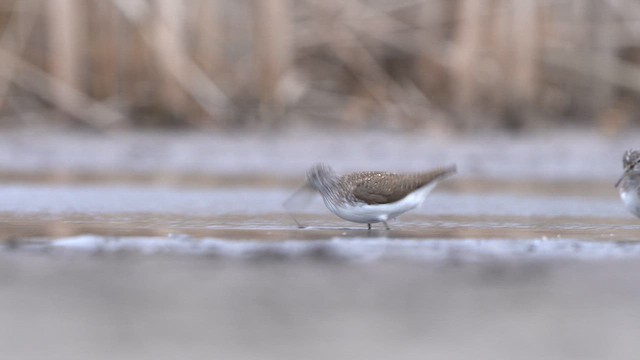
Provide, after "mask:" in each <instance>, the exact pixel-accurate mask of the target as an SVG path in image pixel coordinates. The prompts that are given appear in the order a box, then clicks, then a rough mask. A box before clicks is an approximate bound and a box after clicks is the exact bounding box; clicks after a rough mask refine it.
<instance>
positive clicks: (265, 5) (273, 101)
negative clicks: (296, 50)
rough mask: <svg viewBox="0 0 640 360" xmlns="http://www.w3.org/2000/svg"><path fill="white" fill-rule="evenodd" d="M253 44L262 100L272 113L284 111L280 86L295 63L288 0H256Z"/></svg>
mask: <svg viewBox="0 0 640 360" xmlns="http://www.w3.org/2000/svg"><path fill="white" fill-rule="evenodd" d="M252 4H253V7H252V16H253V31H254V38H253V42H254V43H253V46H254V50H255V61H256V69H257V70H258V82H259V85H258V86H259V94H260V101H261V103H262V105H263V106H265V107H266V109H267V110H268V112H269V113H271V114H275V115H277V114H280V113H281V112H282V111H283V110H284V106H285V99H283V98H282V96H281V95H280V93H279V91H278V88H279V86H280V84H281V81H282V79H283V77H284V75H285V73H286V72H287V71H288V70H289V68H290V66H291V63H292V55H293V44H292V33H291V32H292V31H293V25H292V24H291V14H290V9H289V7H290V3H289V1H288V0H253V1H252Z"/></svg>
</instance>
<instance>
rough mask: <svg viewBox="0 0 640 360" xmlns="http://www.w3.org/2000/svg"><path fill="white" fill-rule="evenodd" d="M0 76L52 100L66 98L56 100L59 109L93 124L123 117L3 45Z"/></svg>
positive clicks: (107, 123) (105, 124) (109, 123)
mask: <svg viewBox="0 0 640 360" xmlns="http://www.w3.org/2000/svg"><path fill="white" fill-rule="evenodd" d="M9 69H16V71H15V74H14V73H13V72H9ZM0 77H2V78H4V79H11V80H12V81H13V83H15V84H16V85H18V86H20V87H22V88H24V89H25V90H27V91H29V92H31V93H33V94H36V95H38V96H40V97H42V98H43V99H46V100H48V101H51V102H52V103H55V101H56V100H57V99H58V98H59V97H63V98H65V99H67V101H64V102H58V103H57V106H59V109H60V110H62V111H64V112H66V113H68V114H69V115H71V116H73V117H75V118H76V119H77V120H79V121H82V122H84V123H86V124H88V125H90V126H93V127H95V128H108V127H112V126H113V125H115V124H117V123H119V122H121V121H122V120H123V119H124V118H125V117H124V115H122V114H121V113H119V112H118V111H116V110H114V109H113V108H111V107H109V106H107V105H105V104H102V103H100V102H96V101H93V100H92V99H91V98H89V97H88V96H87V95H86V94H85V93H83V92H82V91H79V90H77V89H75V88H73V87H71V86H69V85H68V84H67V83H65V82H62V81H61V80H59V79H57V78H55V77H53V76H51V75H49V74H48V73H46V72H44V71H42V70H40V69H39V68H37V67H35V66H33V65H31V64H29V63H26V62H25V61H23V60H22V59H20V58H19V57H17V56H16V55H14V54H13V53H10V52H6V51H4V50H3V49H0ZM47 85H52V86H50V87H51V88H54V89H56V90H57V91H58V92H57V93H55V94H54V93H52V92H51V91H50V89H49V88H50V87H49V86H47Z"/></svg>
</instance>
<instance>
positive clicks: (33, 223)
mask: <svg viewBox="0 0 640 360" xmlns="http://www.w3.org/2000/svg"><path fill="white" fill-rule="evenodd" d="M638 135H640V134H633V133H630V134H626V135H625V136H623V137H620V138H616V139H608V138H602V137H600V136H598V135H597V134H593V133H589V132H578V133H576V132H573V131H570V132H566V133H561V134H560V135H558V134H555V135H550V134H540V135H533V136H531V137H526V138H521V137H512V136H507V135H495V134H494V135H482V136H481V137H480V138H446V137H445V138H442V137H434V138H430V137H429V136H417V135H411V136H407V135H394V136H391V137H390V139H389V138H387V137H385V136H382V135H380V134H371V135H366V136H363V137H360V138H356V139H355V140H354V139H352V138H349V137H347V136H342V135H336V134H325V135H317V134H314V136H313V137H306V138H300V136H299V134H288V135H287V134H285V135H279V136H275V137H274V136H273V135H272V136H270V137H269V136H263V135H249V136H246V137H243V136H235V137H231V138H229V137H225V136H213V135H212V136H204V135H202V134H189V133H187V134H182V135H181V136H175V135H171V136H170V135H168V134H164V135H163V134H129V133H126V134H122V135H119V136H115V135H109V136H97V135H91V134H89V135H87V134H77V133H70V134H66V133H60V134H50V133H46V134H45V133H33V132H17V133H11V134H0V140H2V141H0V148H1V149H0V150H3V151H0V180H2V184H0V198H1V199H2V201H0V234H1V235H2V237H1V238H2V240H4V242H3V245H2V248H1V250H0V258H1V259H2V260H1V261H0V283H1V284H2V287H1V288H2V293H1V294H0V306H2V307H3V308H4V309H5V310H6V311H3V312H1V313H0V322H1V323H2V324H3V325H2V326H0V345H1V347H2V348H3V349H4V350H3V352H5V353H6V354H9V355H11V357H12V358H25V359H32V358H33V359H38V358H53V359H56V358H59V359H75V358H77V359H86V358H93V359H101V358H104V359H112V358H131V359H146V358H148V359H162V358H167V359H168V358H184V357H189V358H222V359H298V358H310V359H326V358H363V359H365V358H366V359H388V358H396V359H415V358H425V357H438V358H448V359H456V358H459V359H468V358H474V359H495V358H522V359H539V358H545V359H566V358H580V359H601V358H616V359H625V358H628V359H632V358H637V357H638V356H639V354H640V352H639V351H638V349H637V346H636V343H637V341H636V339H637V336H638V335H639V334H640V321H639V320H640V310H639V308H638V305H637V304H640V286H639V285H638V284H640V282H639V281H638V280H639V279H638V275H637V274H640V241H639V240H640V220H638V219H636V218H635V217H633V216H631V215H630V214H628V213H627V212H626V210H625V209H624V208H623V206H622V204H621V202H620V200H619V199H618V197H617V193H616V191H615V189H614V188H613V183H615V180H617V177H618V176H619V171H620V156H621V154H622V151H624V150H625V149H626V148H627V147H631V146H633V144H634V142H635V139H637V138H640V137H638ZM483 137H484V138H483ZM346 140H350V141H346ZM489 140H490V142H488V141H489ZM487 143H491V144H494V145H496V146H500V148H493V147H491V146H487V145H486V144H487ZM374 145H375V146H374ZM20 149H21V151H19V150H20ZM318 161H323V162H327V163H329V164H331V165H333V166H334V167H336V168H337V169H338V171H347V170H365V169H378V170H391V171H410V170H422V169H425V168H426V169H428V168H429V167H435V166H439V165H442V164H447V163H457V164H458V168H459V171H460V173H459V174H458V175H457V176H456V177H454V178H452V179H451V181H447V182H445V183H443V184H441V186H439V187H438V188H436V190H435V191H434V193H433V194H432V195H431V196H430V197H429V198H428V199H427V201H426V202H425V204H424V206H423V207H421V208H420V209H417V210H416V211H414V212H411V213H408V214H405V215H404V216H402V217H401V218H400V219H398V220H397V221H394V222H392V223H390V225H391V227H392V229H391V230H390V231H386V230H384V229H383V227H382V226H375V225H374V229H373V230H372V231H367V230H366V225H362V224H353V223H349V222H345V221H343V220H341V219H339V218H336V217H335V216H333V215H332V214H330V213H329V212H328V210H327V209H326V208H325V207H324V205H323V204H322V202H321V201H320V200H319V199H318V198H316V199H314V200H313V201H312V202H311V203H310V204H308V206H307V207H305V208H304V209H302V210H300V211H299V212H297V213H296V214H295V217H296V219H297V220H298V221H300V222H301V223H302V224H303V225H305V227H304V228H298V227H297V226H296V224H295V222H294V221H293V220H292V218H291V217H290V216H289V215H288V214H287V213H286V211H285V210H284V208H283V207H282V203H283V202H284V201H285V200H286V199H287V198H288V196H289V195H290V194H291V193H292V192H293V191H295V189H296V187H297V186H299V184H300V183H301V182H302V180H303V174H304V171H305V170H306V168H307V167H308V166H310V165H311V164H313V163H315V162H318ZM70 339H73V340H70ZM34 344H37V346H35V345H34Z"/></svg>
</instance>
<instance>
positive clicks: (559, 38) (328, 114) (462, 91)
mask: <svg viewBox="0 0 640 360" xmlns="http://www.w3.org/2000/svg"><path fill="white" fill-rule="evenodd" d="M0 30H1V35H0V122H1V123H3V124H27V125H29V124H42V123H45V124H50V123H53V124H64V125H79V126H88V127H91V128H96V129H112V128H127V127H196V128H211V129H233V128H265V129H271V128H279V127H285V126H290V125H293V124H309V125H312V126H318V125H319V126H322V127H332V126H333V127H347V128H356V129H360V128H365V129H366V128H386V129H388V128H391V129H415V128H428V129H441V130H447V131H450V130H469V129H477V128H481V127H492V128H509V129H519V128H523V127H531V126H554V125H563V124H585V125H590V126H599V127H600V128H601V129H602V130H603V131H605V132H608V133H615V132H618V131H621V130H623V129H625V128H626V127H628V126H631V125H633V123H637V122H638V121H637V115H638V110H639V109H638V107H639V106H638V104H639V102H638V95H639V93H640V3H639V2H637V1H636V0H609V1H602V0H539V1H536V0H424V1H416V0H413V1H405V0H370V1H368V0H315V1H314V0H296V1H293V0H234V1H225V0H189V1H186V0H182V1H178V0H14V1H11V0H0Z"/></svg>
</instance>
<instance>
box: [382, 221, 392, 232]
mask: <svg viewBox="0 0 640 360" xmlns="http://www.w3.org/2000/svg"><path fill="white" fill-rule="evenodd" d="M382 223H383V224H384V228H385V229H387V230H391V228H390V227H389V224H387V222H386V221H383V222H382Z"/></svg>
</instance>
